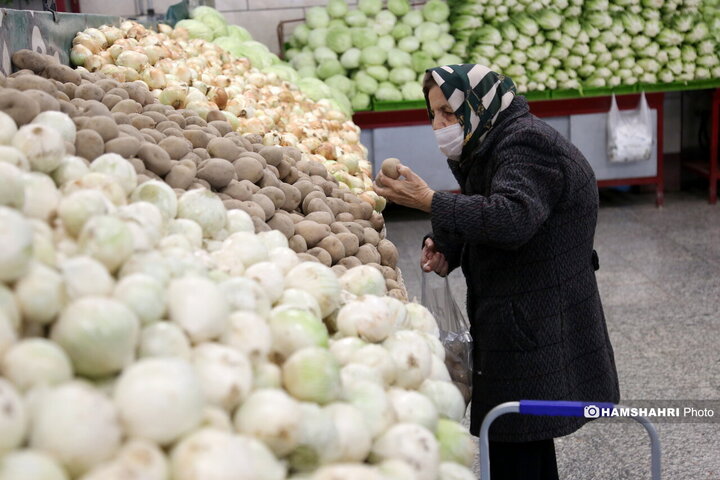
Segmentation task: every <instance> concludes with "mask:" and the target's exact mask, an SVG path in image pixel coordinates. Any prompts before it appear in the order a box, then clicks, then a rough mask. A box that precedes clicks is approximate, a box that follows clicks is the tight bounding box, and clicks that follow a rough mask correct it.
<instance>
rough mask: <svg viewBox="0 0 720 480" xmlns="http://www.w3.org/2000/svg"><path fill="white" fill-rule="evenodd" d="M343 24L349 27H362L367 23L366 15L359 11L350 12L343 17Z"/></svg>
mask: <svg viewBox="0 0 720 480" xmlns="http://www.w3.org/2000/svg"><path fill="white" fill-rule="evenodd" d="M345 23H347V24H348V25H350V26H351V27H364V26H365V25H367V23H368V19H367V15H365V14H364V13H363V12H361V11H360V10H350V11H349V12H348V13H347V15H346V16H345Z"/></svg>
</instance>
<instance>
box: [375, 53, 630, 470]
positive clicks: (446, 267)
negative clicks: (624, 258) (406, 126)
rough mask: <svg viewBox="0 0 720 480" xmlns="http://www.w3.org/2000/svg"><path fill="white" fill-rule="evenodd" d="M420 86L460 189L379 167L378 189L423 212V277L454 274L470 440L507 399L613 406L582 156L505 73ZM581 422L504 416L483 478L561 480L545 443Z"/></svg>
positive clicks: (449, 75) (493, 434) (443, 73)
mask: <svg viewBox="0 0 720 480" xmlns="http://www.w3.org/2000/svg"><path fill="white" fill-rule="evenodd" d="M424 90H425V98H426V102H427V107H428V113H429V115H430V120H431V121H432V128H433V130H434V133H435V136H436V139H437V142H438V146H439V147H440V151H441V152H442V153H443V154H444V155H445V156H446V157H448V165H449V166H450V170H452V173H453V174H454V176H455V178H456V179H457V181H458V183H459V184H460V188H461V193H460V194H456V193H448V192H434V191H433V190H431V189H430V188H429V187H428V185H427V184H426V183H425V182H424V181H423V180H422V179H421V178H420V177H418V176H417V175H416V174H415V173H413V172H412V171H411V170H410V169H409V168H407V167H405V166H401V167H399V168H398V172H399V173H400V175H401V176H402V178H399V179H397V180H393V179H391V178H389V177H387V176H384V175H383V174H382V173H380V174H379V175H378V181H377V182H376V183H377V184H378V185H377V186H376V188H375V191H376V192H377V193H378V194H380V195H382V196H384V197H386V198H387V199H388V200H391V201H393V202H395V203H397V204H400V205H404V206H407V207H412V208H417V209H420V210H423V211H425V212H428V213H430V219H431V223H432V233H431V234H430V235H428V237H426V238H425V240H424V242H423V249H422V256H421V266H422V268H423V270H424V271H426V272H430V271H434V272H435V273H437V274H439V275H441V276H445V275H447V274H448V273H449V272H451V271H452V270H453V269H455V268H456V267H458V266H462V270H463V273H464V275H465V279H466V282H467V312H468V318H469V320H470V324H471V327H470V328H471V334H472V337H473V342H474V352H473V357H474V372H473V395H472V407H471V416H472V418H471V427H470V429H471V432H472V433H473V434H474V435H477V434H478V432H479V430H480V424H481V423H482V420H483V418H484V417H485V414H487V412H488V411H489V410H490V409H491V408H493V407H494V406H496V405H498V404H500V403H503V402H507V401H516V400H520V399H538V400H586V401H598V402H618V401H619V397H620V394H619V387H618V379H617V372H616V369H615V360H614V357H613V350H612V346H611V345H610V339H609V338H608V333H607V327H606V325H605V318H604V315H603V309H602V304H601V302H600V295H599V293H598V287H597V283H596V280H595V270H596V269H597V268H598V260H597V255H596V254H595V252H594V251H593V237H594V234H595V225H596V221H597V211H598V191H597V185H596V182H595V176H594V175H593V171H592V169H591V167H590V165H589V164H588V162H587V160H586V159H585V158H584V157H583V155H582V154H581V153H580V151H579V150H578V149H577V148H575V146H573V145H572V144H571V143H570V142H569V141H568V140H566V139H565V138H563V137H562V136H561V135H560V134H559V133H558V132H557V131H555V130H554V129H553V128H551V127H550V126H548V125H547V124H546V123H544V122H543V121H542V120H539V119H538V118H536V117H535V116H533V115H532V114H530V112H529V108H528V103H527V101H526V100H525V99H524V98H523V97H518V96H516V95H515V85H514V84H513V82H512V80H511V79H510V78H508V77H505V76H503V75H499V74H497V73H495V72H492V71H490V70H489V69H488V68H486V67H484V66H482V65H471V64H465V65H450V66H444V67H438V68H433V69H431V70H428V71H427V74H426V76H425V82H424ZM438 168H439V166H438ZM380 185H382V186H380ZM585 422H586V420H585V419H576V418H564V417H531V416H520V415H515V414H512V415H508V416H504V417H501V418H500V419H498V420H497V421H496V422H495V423H493V426H492V427H491V429H490V466H491V477H492V480H503V479H523V480H530V479H544V480H547V479H556V478H558V472H557V463H556V458H555V447H554V442H553V438H555V437H560V436H563V435H568V434H570V433H572V432H574V431H575V430H577V429H578V428H580V427H581V426H582V425H583V424H584V423H585Z"/></svg>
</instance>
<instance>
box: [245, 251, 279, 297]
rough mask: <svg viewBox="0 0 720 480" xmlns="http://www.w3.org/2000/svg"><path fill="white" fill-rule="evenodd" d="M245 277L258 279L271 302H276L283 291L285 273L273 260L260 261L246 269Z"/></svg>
mask: <svg viewBox="0 0 720 480" xmlns="http://www.w3.org/2000/svg"><path fill="white" fill-rule="evenodd" d="M283 238H284V237H283ZM245 277H246V278H249V279H251V280H254V281H256V282H257V283H258V284H259V285H260V287H261V288H262V289H263V290H264V291H265V293H266V294H267V296H268V299H269V300H270V303H275V302H276V301H277V300H278V299H279V298H280V296H281V295H282V293H283V288H284V284H285V273H284V272H283V270H282V269H281V268H280V267H279V266H277V265H276V264H274V263H271V262H258V263H255V264H253V265H250V266H249V267H248V268H247V270H245Z"/></svg>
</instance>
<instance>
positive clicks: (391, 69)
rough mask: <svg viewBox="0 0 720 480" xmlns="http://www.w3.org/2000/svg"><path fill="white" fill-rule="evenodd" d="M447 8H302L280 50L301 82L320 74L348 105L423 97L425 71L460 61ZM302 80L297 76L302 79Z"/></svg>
mask: <svg viewBox="0 0 720 480" xmlns="http://www.w3.org/2000/svg"><path fill="white" fill-rule="evenodd" d="M449 13H450V10H449V8H448V5H447V4H446V3H445V2H444V1H442V0H430V1H429V2H427V3H425V4H424V5H423V6H422V7H421V8H417V9H413V8H411V6H410V4H409V2H408V0H389V1H388V2H387V6H386V8H383V1H382V0H360V1H359V2H358V4H357V8H356V9H351V8H349V7H348V5H347V2H346V1H345V0H330V1H329V2H328V5H327V7H313V8H310V9H308V10H307V14H306V17H305V23H304V24H302V25H299V26H297V27H296V28H295V30H294V31H293V34H292V37H291V39H290V41H289V47H290V48H289V49H288V50H287V51H286V53H285V55H286V57H287V58H288V59H289V60H290V64H291V65H292V66H294V67H295V68H296V69H297V70H298V73H299V74H300V76H301V77H305V78H306V79H308V80H306V81H310V79H315V78H319V79H321V80H324V81H325V83H326V84H328V85H330V86H331V87H335V88H337V89H339V90H341V91H342V92H343V93H345V94H346V95H347V96H348V97H349V98H350V99H351V101H352V106H353V109H355V110H366V109H368V108H369V107H370V105H371V101H372V99H373V98H374V99H376V100H379V101H400V100H422V99H423V93H422V86H421V83H422V77H423V75H424V73H425V70H427V69H428V68H432V67H435V66H438V65H448V64H456V63H462V58H460V57H458V56H456V55H453V54H451V53H450V49H451V48H452V47H453V44H454V43H455V39H454V38H453V37H452V35H450V34H449V33H448V32H449V30H450V24H449V23H448V16H449ZM301 82H302V80H301Z"/></svg>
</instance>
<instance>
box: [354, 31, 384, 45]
mask: <svg viewBox="0 0 720 480" xmlns="http://www.w3.org/2000/svg"><path fill="white" fill-rule="evenodd" d="M350 35H351V36H352V44H353V46H354V47H357V48H365V47H372V46H373V45H377V40H378V36H377V33H375V30H373V29H372V28H366V27H357V28H353V29H352V30H351V32H350Z"/></svg>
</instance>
